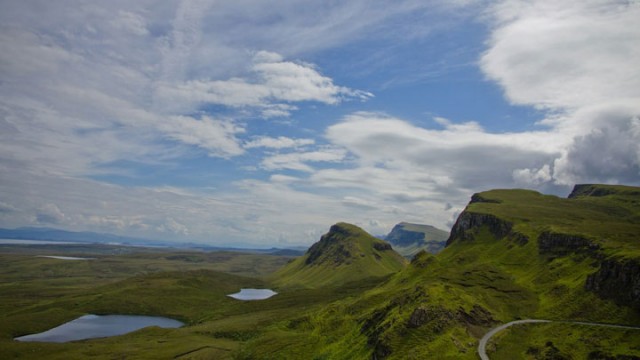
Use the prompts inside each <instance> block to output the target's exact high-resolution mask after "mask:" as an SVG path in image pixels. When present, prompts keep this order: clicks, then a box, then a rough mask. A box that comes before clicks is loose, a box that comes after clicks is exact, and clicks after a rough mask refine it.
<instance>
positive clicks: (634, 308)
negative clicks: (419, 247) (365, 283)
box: [248, 185, 640, 359]
mask: <svg viewBox="0 0 640 360" xmlns="http://www.w3.org/2000/svg"><path fill="white" fill-rule="evenodd" d="M639 215H640V188H637V187H626V186H605V185H580V186H577V187H576V189H575V190H574V192H573V193H572V195H571V196H570V197H569V198H566V199H563V198H559V197H555V196H549V195H542V194H540V193H537V192H534V191H529V190H492V191H487V192H483V193H479V194H475V195H474V196H473V197H472V199H471V202H470V203H469V205H468V206H467V208H466V209H465V211H464V212H462V213H461V214H460V216H459V217H458V220H457V222H456V224H455V225H454V227H453V229H452V232H451V235H450V237H449V239H448V241H447V247H446V248H445V249H444V250H443V251H442V252H440V253H439V254H437V255H431V254H428V253H426V252H421V253H419V254H418V255H417V256H416V257H415V258H414V259H413V260H412V262H411V264H410V266H408V267H407V268H405V269H404V270H403V271H401V272H400V273H398V274H396V275H395V276H393V277H391V278H390V279H389V280H388V281H387V282H386V283H384V284H382V285H380V286H378V287H376V288H374V289H371V290H368V291H366V292H365V293H363V294H362V295H361V296H359V297H356V298H346V299H343V300H339V301H336V302H334V303H332V304H330V305H328V306H327V307H326V309H325V310H323V311H320V312H316V313H314V314H312V315H309V317H308V319H307V321H306V323H305V326H304V327H303V328H296V329H295V330H294V329H290V330H287V331H286V334H287V337H288V338H289V339H290V340H289V342H287V344H286V350H282V351H281V352H280V353H279V354H278V355H279V356H280V358H295V357H291V356H290V354H292V352H293V351H295V350H296V349H299V346H300V344H301V343H304V344H306V345H305V346H306V348H305V349H306V351H307V352H309V353H312V354H313V355H314V356H315V357H316V358H326V359H351V358H363V359H364V358H377V359H383V358H384V359H424V358H434V356H435V357H437V358H438V359H477V356H478V355H477V353H476V348H477V346H478V340H479V339H480V338H481V337H482V335H483V334H485V333H486V332H487V331H488V330H489V329H490V328H492V327H495V326H497V325H498V324H501V323H507V322H510V321H513V320H516V319H531V318H533V319H550V320H557V321H564V320H569V321H587V322H596V323H612V324H627V325H632V326H639V325H640V306H639V304H640V291H639V289H640V251H639V245H640V239H639V238H638V234H640V216H639ZM536 326H542V327H541V328H536ZM562 334H565V335H566V336H565V335H562ZM502 339H504V342H501V341H502ZM272 340H273V338H270V337H269V336H266V337H264V338H262V339H260V340H257V341H256V342H254V343H252V344H249V347H248V351H249V352H250V353H252V354H253V355H254V356H255V357H254V358H258V359H259V358H261V357H260V356H259V355H256V354H259V353H260V350H259V349H260V348H261V347H262V346H263V344H265V342H269V341H272ZM493 341H495V343H494V344H489V346H488V349H489V355H490V356H493V355H496V357H495V358H503V359H527V358H529V359H545V358H557V359H586V358H593V359H600V358H611V359H616V358H620V359H621V358H635V357H638V356H640V348H638V346H637V344H640V331H635V330H625V329H617V330H616V329H607V330H606V331H605V330H599V329H594V328H593V327H588V326H584V325H576V324H568V323H563V322H557V323H551V324H548V325H520V326H517V327H514V328H510V329H509V330H505V331H504V332H502V333H501V334H500V336H497V337H496V338H495V340H493ZM496 343H497V345H496ZM309 344H313V345H309ZM280 345H281V346H283V345H284V344H280ZM436 355H437V356H436ZM598 356H600V357H598ZM624 356H627V357H624ZM633 356H635V357H633Z"/></svg>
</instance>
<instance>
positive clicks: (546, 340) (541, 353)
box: [488, 323, 640, 359]
mask: <svg viewBox="0 0 640 360" xmlns="http://www.w3.org/2000/svg"><path fill="white" fill-rule="evenodd" d="M489 349H491V351H489V352H488V355H489V356H490V357H491V359H514V358H518V359H541V358H551V356H555V358H556V359H589V358H592V359H605V358H614V357H615V356H617V357H618V358H622V356H627V359H631V358H632V357H633V356H635V357H640V330H630V329H612V328H603V327H594V326H585V325H576V324H565V323H549V324H527V325H518V326H513V327H511V328H509V329H506V330H505V331H503V332H501V333H499V334H497V335H496V337H495V339H492V343H491V344H490V345H489ZM545 356H546V357H545ZM561 356H562V357H561ZM590 356H591V357H590Z"/></svg>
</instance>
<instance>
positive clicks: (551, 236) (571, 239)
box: [538, 231, 600, 257]
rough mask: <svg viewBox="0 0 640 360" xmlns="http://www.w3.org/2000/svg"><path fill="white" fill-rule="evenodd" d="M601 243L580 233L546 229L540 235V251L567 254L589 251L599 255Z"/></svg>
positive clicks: (591, 253) (596, 255) (541, 252)
mask: <svg viewBox="0 0 640 360" xmlns="http://www.w3.org/2000/svg"><path fill="white" fill-rule="evenodd" d="M598 250H600V245H598V244H596V243H595V242H594V241H593V240H590V239H587V238H586V237H583V236H580V235H571V234H562V233H556V232H551V231H544V232H542V233H541V234H540V235H539V236H538V252H539V253H540V254H554V255H560V256H565V255H568V254H571V253H587V254H590V255H594V257H598V254H597V252H598Z"/></svg>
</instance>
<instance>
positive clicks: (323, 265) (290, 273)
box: [273, 223, 406, 288]
mask: <svg viewBox="0 0 640 360" xmlns="http://www.w3.org/2000/svg"><path fill="white" fill-rule="evenodd" d="M376 244H377V245H378V247H379V248H380V249H376V248H375V245H376ZM385 245H387V244H386V243H385V242H384V241H382V240H379V239H376V238H375V237H373V236H371V235H369V234H368V233H366V232H365V231H364V230H362V229H360V228H359V227H357V226H355V225H350V224H346V223H339V224H336V225H334V226H333V227H332V230H331V231H330V232H329V233H327V234H325V235H324V236H323V237H322V239H321V240H320V242H318V243H316V245H314V246H315V248H314V247H312V248H311V249H309V251H308V252H307V253H306V254H305V255H303V256H301V257H299V258H297V259H295V260H294V261H292V262H291V263H290V264H288V265H286V266H284V267H283V268H282V269H280V270H278V271H277V272H276V273H275V274H274V276H273V283H274V284H276V285H277V286H279V287H283V288H286V287H308V288H318V287H326V286H335V285H344V284H347V283H349V282H354V281H359V280H362V279H366V278H369V277H384V276H387V275H390V274H393V273H395V272H398V271H399V270H401V269H402V268H403V267H404V266H405V264H406V261H405V260H404V259H403V258H402V256H400V255H399V254H398V253H396V252H395V251H393V250H391V249H388V250H381V249H382V247H384V246H385ZM387 246H388V245H387ZM310 256H312V257H313V256H317V258H316V259H314V261H313V262H312V263H308V262H309V258H310Z"/></svg>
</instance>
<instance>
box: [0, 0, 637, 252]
mask: <svg viewBox="0 0 640 360" xmlns="http://www.w3.org/2000/svg"><path fill="white" fill-rule="evenodd" d="M477 14H479V15H477ZM638 18H640V5H639V4H638V3H637V2H633V1H614V0H598V1H596V0H589V1H577V0H570V1H562V2H557V1H550V0H536V1H520V0H503V1H496V2H490V3H489V2H484V1H455V2H451V1H440V0H433V1H417V0H416V1H413V0H404V1H398V2H394V4H393V6H389V4H386V3H372V2H370V1H365V0H350V1H344V2H339V3H331V4H324V3H313V4H312V3H309V2H303V1H296V0H287V1H282V2H279V3H278V4H276V5H274V4H270V3H267V2H264V1H243V2H231V1H216V2H211V1H166V2H155V1H136V2H135V3H131V2H120V1H116V2H110V4H109V6H104V5H102V4H99V3H96V2H93V1H80V0H77V1H64V2H56V3H55V4H53V3H51V2H39V3H38V2H5V3H3V4H2V5H0V45H1V46H2V49H3V51H2V52H0V78H1V79H2V80H1V81H0V226H3V227H17V226H27V225H29V226H57V227H62V228H67V229H71V230H94V231H104V232H115V233H120V234H127V235H134V236H141V237H151V238H162V239H171V240H178V241H186V240H189V241H199V242H209V243H215V244H226V245H238V244H252V245H264V246H267V247H268V246H272V245H274V244H275V245H278V244H280V245H287V244H309V243H311V242H313V241H315V240H317V239H318V237H319V236H320V234H322V233H323V232H324V231H326V229H327V228H328V226H330V225H331V224H332V223H334V222H337V221H349V222H353V223H356V224H358V225H361V226H363V227H364V228H365V229H367V230H368V231H370V232H372V233H374V234H383V233H386V232H388V231H389V230H390V229H391V227H392V226H393V225H394V224H395V223H397V222H400V221H411V222H419V223H429V224H432V225H436V226H439V227H442V228H444V227H447V226H449V225H450V224H451V223H452V221H453V220H454V219H455V217H456V216H457V214H458V213H459V211H461V210H462V208H463V207H464V205H465V204H466V203H467V201H468V199H469V197H470V196H471V194H472V193H474V192H477V191H482V190H486V189H490V188H497V187H527V188H533V189H538V190H542V191H545V192H551V193H554V194H559V195H565V194H566V193H567V192H568V191H569V189H570V186H571V185H573V184H574V183H580V182H607V183H626V184H636V185H640V145H639V144H640V67H638V66H637V64H638V63H639V62H640V27H638V26H636V25H637V19H638ZM478 24H482V26H484V27H483V29H484V30H485V31H486V33H485V34H480V35H486V36H485V38H481V39H479V38H480V37H481V36H480V35H478V34H472V35H473V36H471V35H469V36H468V39H469V40H468V41H470V42H474V43H466V42H464V43H461V44H460V45H461V46H463V47H464V48H465V50H464V51H467V52H468V51H471V50H468V49H479V50H476V51H477V54H475V59H476V60H477V62H475V63H473V64H470V65H460V64H459V63H458V62H455V61H452V60H451V59H458V58H456V56H458V55H457V54H454V53H451V52H450V50H451V48H452V47H451V44H448V43H447V41H453V38H451V39H450V38H448V37H447V36H449V35H450V34H452V33H453V30H454V29H458V28H459V27H464V26H469V25H473V26H474V28H473V29H477V28H479V25H478ZM443 39H445V40H443ZM478 41H479V42H480V43H477V42H478ZM412 48H413V49H415V52H411V51H409V50H407V49H412ZM425 49H426V50H425ZM427 50H428V51H427ZM461 51H462V50H461ZM428 52H429V53H431V52H432V53H434V54H435V55H434V54H431V55H432V56H434V57H436V58H437V59H439V60H438V62H437V63H429V62H428V61H427V60H426V59H427V57H425V54H426V53H428ZM439 52H442V54H439ZM438 56H439V57H438ZM423 57H424V60H423ZM423 61H425V63H424V64H422V62H423ZM409 63H411V64H412V65H411V67H410V68H405V67H404V66H405V65H407V64H409ZM457 67H462V68H464V69H465V71H467V72H466V73H464V76H469V75H468V73H472V72H474V71H475V72H479V73H481V76H483V77H484V81H486V82H490V83H492V84H495V85H496V86H497V87H499V89H500V90H501V91H502V93H503V96H504V101H505V102H507V103H508V104H509V105H512V106H514V107H519V108H522V107H524V108H531V109H534V110H535V111H536V114H539V116H538V118H537V119H536V121H535V122H531V123H529V124H524V125H522V124H519V125H520V126H515V125H514V124H510V123H507V122H503V123H501V124H500V126H496V125H495V123H496V122H499V121H500V120H499V119H487V118H482V117H481V116H478V117H477V118H474V117H471V118H466V119H457V118H455V117H450V116H448V115H447V114H437V113H434V112H432V109H430V108H429V106H428V105H421V104H417V105H416V107H420V106H423V108H421V109H420V114H424V115H422V116H415V115H410V113H409V112H406V111H404V110H405V109H403V108H402V107H401V105H397V103H396V102H395V101H394V96H395V99H397V98H398V97H403V96H409V97H410V98H412V99H417V100H416V101H417V102H418V103H421V101H422V100H424V101H425V104H428V102H427V101H426V100H428V99H427V97H428V96H430V94H433V89H432V88H427V87H424V86H423V85H425V84H423V83H422V82H421V81H422V80H421V79H423V78H424V77H425V74H428V73H430V72H432V71H433V68H436V69H453V68H457ZM436 72H437V73H438V76H440V77H442V78H443V79H445V80H443V81H444V82H445V85H447V86H449V85H451V84H462V85H459V86H465V84H467V82H468V84H469V86H473V83H472V82H471V81H470V80H468V78H465V77H463V78H455V79H454V78H452V79H451V80H449V79H448V78H447V77H446V76H449V75H451V74H450V73H449V72H447V71H436ZM363 74H365V75H367V77H366V78H365V77H364V75H363ZM398 79H401V81H400V80H398ZM431 86H433V84H431ZM451 86H453V85H451ZM372 89H374V90H372ZM376 89H377V90H376ZM393 91H402V93H401V94H400V95H393V94H391V93H392V92H393ZM390 94H391V95H390ZM476 94H477V97H478V98H479V101H480V102H481V101H482V99H485V97H484V96H485V94H482V93H481V92H477V93H476ZM449 95H450V96H451V99H457V98H455V96H456V94H455V91H452V93H451V94H449ZM452 103H455V104H457V103H459V102H458V101H457V100H456V101H453V100H452ZM463 106H464V105H463ZM513 121H514V122H517V121H518V120H517V119H515V120H513ZM520 121H525V120H520ZM487 124H493V125H491V126H489V125H487ZM488 129H491V130H488Z"/></svg>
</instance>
